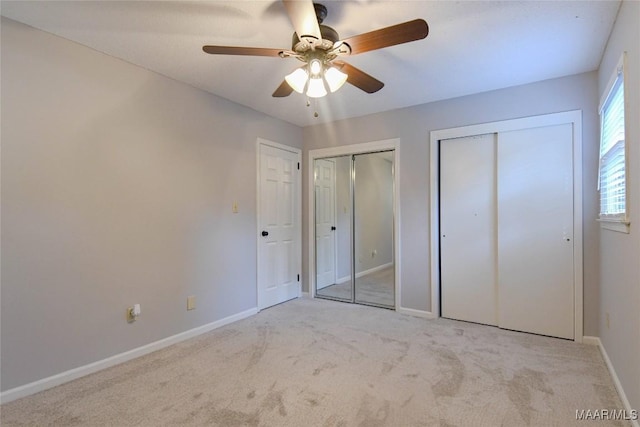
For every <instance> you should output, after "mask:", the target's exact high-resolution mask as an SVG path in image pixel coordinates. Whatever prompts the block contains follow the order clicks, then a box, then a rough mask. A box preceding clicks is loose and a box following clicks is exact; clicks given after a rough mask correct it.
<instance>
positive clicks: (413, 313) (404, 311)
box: [396, 307, 438, 319]
mask: <svg viewBox="0 0 640 427" xmlns="http://www.w3.org/2000/svg"><path fill="white" fill-rule="evenodd" d="M396 311H397V312H398V313H400V314H408V315H409V316H414V317H422V318H424V319H436V318H437V317H438V316H436V315H435V314H433V313H432V312H430V311H423V310H416V309H414V308H405V307H398V308H397V309H396Z"/></svg>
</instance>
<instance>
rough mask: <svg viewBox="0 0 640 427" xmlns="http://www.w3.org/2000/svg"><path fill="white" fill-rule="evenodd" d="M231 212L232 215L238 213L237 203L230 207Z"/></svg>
mask: <svg viewBox="0 0 640 427" xmlns="http://www.w3.org/2000/svg"><path fill="white" fill-rule="evenodd" d="M231 211H232V212H233V213H238V202H233V205H232V206H231Z"/></svg>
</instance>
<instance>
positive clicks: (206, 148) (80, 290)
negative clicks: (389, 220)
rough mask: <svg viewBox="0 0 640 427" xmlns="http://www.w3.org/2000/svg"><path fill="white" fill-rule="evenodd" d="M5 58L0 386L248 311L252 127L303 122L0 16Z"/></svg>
mask: <svg viewBox="0 0 640 427" xmlns="http://www.w3.org/2000/svg"><path fill="white" fill-rule="evenodd" d="M1 59H2V82H1V83H2V99H1V102H2V129H1V130H2V176H1V179H2V306H1V312H2V314H1V316H2V317H1V323H2V330H1V333H2V354H1V356H2V363H1V365H2V371H1V377H2V390H7V389H11V388H13V387H16V386H19V385H22V384H26V383H29V382H32V381H35V380H39V379H42V378H45V377H48V376H51V375H54V374H57V373H60V372H63V371H65V370H68V369H71V368H75V367H78V366H82V365H85V364H88V363H91V362H95V361H97V360H101V359H103V358H106V357H109V356H111V355H115V354H119V353H122V352H124V351H127V350H130V349H133V348H136V347H139V346H142V345H144V344H147V343H150V342H153V341H156V340H159V339H162V338H165V337H168V336H171V335H174V334H177V333H180V332H183V331H186V330H189V329H191V328H194V327H197V326H200V325H204V324H207V323H210V322H213V321H215V320H218V319H221V318H224V317H227V316H229V315H232V314H236V313H238V312H242V311H244V310H247V309H251V308H254V307H256V258H255V256H252V255H251V254H255V253H256V234H255V233H256V139H257V137H263V138H266V139H270V140H273V141H277V142H280V143H284V144H288V145H293V146H298V147H300V146H301V142H302V130H301V129H300V128H298V127H296V126H293V125H290V124H287V123H284V122H282V121H280V120H276V119H273V118H269V117H267V116H265V115H263V114H261V113H257V112H255V111H253V110H250V109H248V108H245V107H242V106H239V105H237V104H234V103H232V102H229V101H227V100H224V99H222V98H219V97H215V96H212V95H209V94H207V93H205V92H202V91H199V90H196V89H194V88H191V87H190V86H187V85H184V84H181V83H178V82H175V81H173V80H170V79H168V78H165V77H163V76H160V75H158V74H155V73H152V72H149V71H147V70H144V69H142V68H139V67H135V66H133V65H130V64H128V63H125V62H122V61H120V60H116V59H114V58H112V57H109V56H107V55H104V54H101V53H98V52H96V51H93V50H90V49H88V48H85V47H82V46H80V45H78V44H76V43H72V42H69V41H67V40H64V39H61V38H58V37H55V36H52V35H49V34H47V33H44V32H41V31H37V30H34V29H32V28H30V27H27V26H24V25H22V24H18V23H16V22H13V21H10V20H6V19H4V18H3V19H2V58H1ZM234 201H237V203H238V207H239V213H238V214H233V213H232V204H233V202H234ZM188 295H195V296H196V297H197V309H196V310H195V311H189V312H187V311H186V298H187V296H188ZM134 303H140V304H141V305H142V316H141V318H140V320H138V321H137V322H135V323H133V324H127V322H126V321H125V310H126V307H128V306H130V305H133V304H134Z"/></svg>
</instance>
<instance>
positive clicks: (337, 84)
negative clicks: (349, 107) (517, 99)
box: [324, 67, 348, 92]
mask: <svg viewBox="0 0 640 427" xmlns="http://www.w3.org/2000/svg"><path fill="white" fill-rule="evenodd" d="M347 77H348V76H347V75H346V74H345V73H343V72H342V71H340V70H338V69H337V68H335V67H331V68H329V69H328V70H327V71H326V72H325V73H324V78H325V80H326V81H327V84H328V85H329V90H330V91H331V92H335V91H337V90H338V89H340V88H341V87H342V85H343V84H344V82H346V81H347Z"/></svg>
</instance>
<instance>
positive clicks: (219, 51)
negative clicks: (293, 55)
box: [202, 46, 283, 56]
mask: <svg viewBox="0 0 640 427" xmlns="http://www.w3.org/2000/svg"><path fill="white" fill-rule="evenodd" d="M202 50H204V51H205V52H206V53H210V54H212V55H249V56H280V53H281V52H283V50H282V49H269V48H265V47H240V46H202Z"/></svg>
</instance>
